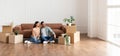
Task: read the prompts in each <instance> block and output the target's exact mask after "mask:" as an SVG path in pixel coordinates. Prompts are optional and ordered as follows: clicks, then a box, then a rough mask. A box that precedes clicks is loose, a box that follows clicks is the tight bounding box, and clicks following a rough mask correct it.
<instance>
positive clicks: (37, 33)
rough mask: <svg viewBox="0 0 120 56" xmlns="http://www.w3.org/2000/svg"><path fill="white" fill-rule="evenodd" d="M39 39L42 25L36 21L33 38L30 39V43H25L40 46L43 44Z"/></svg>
mask: <svg viewBox="0 0 120 56" xmlns="http://www.w3.org/2000/svg"><path fill="white" fill-rule="evenodd" d="M39 38H40V23H39V21H36V22H35V23H34V26H33V29H32V35H31V38H30V39H29V41H26V42H25V43H30V42H32V43H35V44H39V43H40V42H41V41H40V39H39Z"/></svg>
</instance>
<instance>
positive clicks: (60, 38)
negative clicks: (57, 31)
mask: <svg viewBox="0 0 120 56" xmlns="http://www.w3.org/2000/svg"><path fill="white" fill-rule="evenodd" d="M58 44H63V45H64V44H65V39H64V37H62V36H59V37H58Z"/></svg>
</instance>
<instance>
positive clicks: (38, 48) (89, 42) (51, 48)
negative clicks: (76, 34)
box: [0, 35, 120, 56]
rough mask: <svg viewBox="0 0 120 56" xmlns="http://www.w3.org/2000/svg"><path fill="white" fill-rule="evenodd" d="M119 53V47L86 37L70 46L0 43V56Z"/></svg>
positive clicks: (119, 55) (105, 55)
mask: <svg viewBox="0 0 120 56" xmlns="http://www.w3.org/2000/svg"><path fill="white" fill-rule="evenodd" d="M119 52H120V48H119V47H117V46H115V45H113V44H110V43H108V42H105V41H102V40H100V39H96V38H95V39H91V38H88V37H87V36H86V35H81V41H80V42H78V43H75V44H71V45H70V46H66V45H60V44H46V45H44V44H30V45H27V44H5V43H0V56H120V53H119Z"/></svg>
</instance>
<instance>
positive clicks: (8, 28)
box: [0, 25, 13, 43]
mask: <svg viewBox="0 0 120 56" xmlns="http://www.w3.org/2000/svg"><path fill="white" fill-rule="evenodd" d="M12 32H13V31H12V25H4V26H2V32H0V42H4V43H8V38H9V36H10V35H11V34H13V33H12Z"/></svg>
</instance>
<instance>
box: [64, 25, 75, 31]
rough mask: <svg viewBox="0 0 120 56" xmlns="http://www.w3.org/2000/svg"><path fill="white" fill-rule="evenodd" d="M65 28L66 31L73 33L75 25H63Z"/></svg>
mask: <svg viewBox="0 0 120 56" xmlns="http://www.w3.org/2000/svg"><path fill="white" fill-rule="evenodd" d="M65 28H66V33H74V32H76V25H73V26H65Z"/></svg>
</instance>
